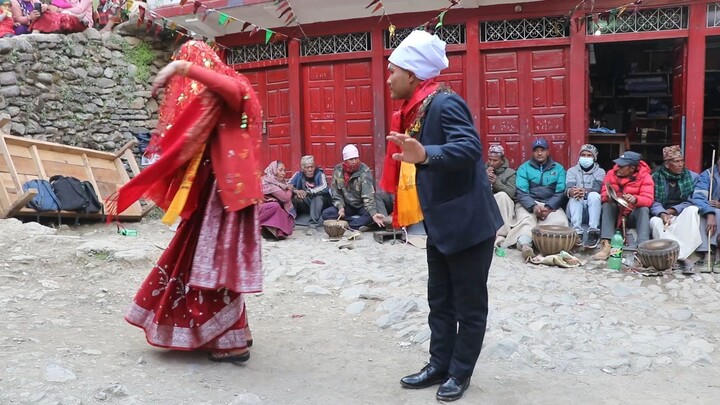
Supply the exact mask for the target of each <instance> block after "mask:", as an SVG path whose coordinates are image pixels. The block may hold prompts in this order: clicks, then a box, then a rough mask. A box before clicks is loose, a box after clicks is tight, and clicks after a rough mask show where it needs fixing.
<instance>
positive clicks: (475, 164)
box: [416, 93, 503, 255]
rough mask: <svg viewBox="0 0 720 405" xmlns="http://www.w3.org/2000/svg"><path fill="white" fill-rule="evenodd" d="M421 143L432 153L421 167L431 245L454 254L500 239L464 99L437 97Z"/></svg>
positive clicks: (496, 212)
mask: <svg viewBox="0 0 720 405" xmlns="http://www.w3.org/2000/svg"><path fill="white" fill-rule="evenodd" d="M418 140H419V141H420V143H422V144H423V146H425V151H426V152H427V155H428V163H427V164H418V165H416V167H417V175H416V183H417V190H418V198H419V200H420V206H421V208H422V211H423V216H424V217H425V230H426V232H427V235H428V244H431V245H434V246H435V247H436V248H437V249H438V250H439V251H440V252H441V253H442V254H445V255H452V254H455V253H459V252H461V251H463V250H465V249H468V248H470V247H473V246H475V245H478V244H479V243H481V242H484V241H486V240H487V239H489V238H495V232H497V230H498V229H500V227H501V226H502V224H503V222H502V217H501V216H500V210H499V209H498V206H497V203H496V202H495V198H494V197H493V193H492V187H491V185H490V182H489V181H488V178H487V174H486V172H485V163H484V162H483V161H482V145H481V144H480V137H479V136H478V133H477V131H476V130H475V126H474V125H473V121H472V115H470V110H469V109H468V107H467V104H465V101H464V100H463V99H462V98H461V97H460V96H458V95H457V94H448V93H439V94H437V95H436V96H435V97H434V99H433V100H432V102H431V103H430V106H429V107H428V110H427V112H426V114H425V119H424V122H423V124H422V129H421V131H420V134H419V136H418Z"/></svg>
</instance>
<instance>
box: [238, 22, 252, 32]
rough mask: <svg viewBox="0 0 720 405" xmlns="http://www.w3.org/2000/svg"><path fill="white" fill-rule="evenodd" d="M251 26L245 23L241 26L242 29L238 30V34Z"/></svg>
mask: <svg viewBox="0 0 720 405" xmlns="http://www.w3.org/2000/svg"><path fill="white" fill-rule="evenodd" d="M251 25H252V24H250V23H249V22H247V21H245V23H244V24H243V26H242V29H241V30H240V32H243V31H245V30H246V29H247V28H248V27H249V26H251Z"/></svg>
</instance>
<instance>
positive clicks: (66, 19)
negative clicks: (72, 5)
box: [30, 11, 87, 34]
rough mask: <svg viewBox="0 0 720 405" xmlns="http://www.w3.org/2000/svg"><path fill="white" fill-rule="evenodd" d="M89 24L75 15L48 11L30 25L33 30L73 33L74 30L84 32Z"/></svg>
mask: <svg viewBox="0 0 720 405" xmlns="http://www.w3.org/2000/svg"><path fill="white" fill-rule="evenodd" d="M86 29H87V26H86V25H85V24H83V23H82V21H80V19H79V18H77V17H76V16H74V15H71V14H66V13H61V12H57V13H56V12H53V11H46V12H44V13H42V15H40V17H39V18H38V19H37V20H35V22H34V23H33V24H32V26H31V27H30V30H31V31H39V32H43V33H46V34H52V33H56V34H71V33H73V32H83V31H85V30H86Z"/></svg>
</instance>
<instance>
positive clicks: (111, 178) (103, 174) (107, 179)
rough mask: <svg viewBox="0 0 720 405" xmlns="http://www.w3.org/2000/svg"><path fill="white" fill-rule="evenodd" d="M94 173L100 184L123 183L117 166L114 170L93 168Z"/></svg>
mask: <svg viewBox="0 0 720 405" xmlns="http://www.w3.org/2000/svg"><path fill="white" fill-rule="evenodd" d="M123 170H124V169H123ZM93 173H94V174H95V180H97V182H98V183H112V184H117V183H119V182H120V181H121V179H120V174H119V173H118V172H117V168H116V167H115V166H113V168H112V170H107V169H98V168H93Z"/></svg>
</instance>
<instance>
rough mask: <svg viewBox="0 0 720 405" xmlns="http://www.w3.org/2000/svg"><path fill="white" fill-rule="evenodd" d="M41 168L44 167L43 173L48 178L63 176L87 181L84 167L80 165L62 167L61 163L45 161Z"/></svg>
mask: <svg viewBox="0 0 720 405" xmlns="http://www.w3.org/2000/svg"><path fill="white" fill-rule="evenodd" d="M43 166H44V167H45V171H46V172H47V174H48V175H49V176H50V177H52V176H55V175H63V176H72V177H77V178H78V179H79V180H87V179H88V178H87V176H86V175H85V167H84V166H83V165H82V164H80V165H64V164H62V163H57V162H48V161H45V162H43Z"/></svg>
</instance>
